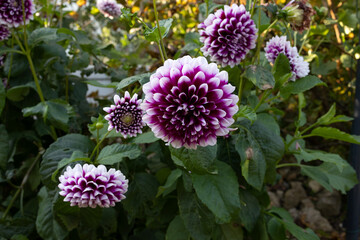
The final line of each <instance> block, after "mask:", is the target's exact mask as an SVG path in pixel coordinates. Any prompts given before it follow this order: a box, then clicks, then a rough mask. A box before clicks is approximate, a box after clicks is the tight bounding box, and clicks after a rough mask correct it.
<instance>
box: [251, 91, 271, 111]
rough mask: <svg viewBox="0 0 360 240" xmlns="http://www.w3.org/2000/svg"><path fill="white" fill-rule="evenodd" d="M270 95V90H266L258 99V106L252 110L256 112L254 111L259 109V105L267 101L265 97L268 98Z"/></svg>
mask: <svg viewBox="0 0 360 240" xmlns="http://www.w3.org/2000/svg"><path fill="white" fill-rule="evenodd" d="M270 94H271V89H268V90H266V91H265V92H264V93H263V95H262V96H261V98H260V101H259V103H258V104H257V105H256V106H255V108H254V112H256V110H258V109H259V107H260V106H261V104H263V103H264V101H265V100H266V99H267V97H268V96H269V95H270Z"/></svg>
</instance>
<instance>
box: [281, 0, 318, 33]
mask: <svg viewBox="0 0 360 240" xmlns="http://www.w3.org/2000/svg"><path fill="white" fill-rule="evenodd" d="M279 14H280V16H282V17H283V18H285V20H286V21H288V22H289V23H290V25H291V28H292V29H293V30H294V31H298V32H300V33H301V32H303V31H304V30H306V29H309V27H310V23H311V17H312V16H313V15H314V14H315V10H314V9H313V8H312V6H311V4H310V3H308V0H299V1H295V0H292V1H290V2H289V3H288V4H286V6H285V7H283V9H281V11H280V13H279Z"/></svg>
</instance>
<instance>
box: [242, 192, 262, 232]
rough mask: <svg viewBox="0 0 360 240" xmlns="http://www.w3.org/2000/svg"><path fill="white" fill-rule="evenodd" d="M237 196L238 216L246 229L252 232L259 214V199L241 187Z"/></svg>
mask: <svg viewBox="0 0 360 240" xmlns="http://www.w3.org/2000/svg"><path fill="white" fill-rule="evenodd" d="M239 197H240V205H239V206H240V211H239V218H240V220H241V223H242V224H244V227H245V228H246V230H248V231H249V232H252V230H253V229H254V227H255V225H256V223H257V221H258V219H259V216H260V210H261V207H260V204H259V201H258V200H257V198H256V197H255V196H254V195H252V194H251V193H250V192H249V191H247V190H243V189H241V188H240V189H239Z"/></svg>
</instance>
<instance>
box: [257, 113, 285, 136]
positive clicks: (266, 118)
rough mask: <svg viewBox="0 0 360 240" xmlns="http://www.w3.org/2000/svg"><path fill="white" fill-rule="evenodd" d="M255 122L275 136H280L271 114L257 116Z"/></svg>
mask: <svg viewBox="0 0 360 240" xmlns="http://www.w3.org/2000/svg"><path fill="white" fill-rule="evenodd" d="M257 121H258V122H259V123H261V124H262V125H263V126H264V127H266V129H267V130H269V131H271V132H272V133H274V134H275V135H277V136H280V126H279V124H278V123H277V121H276V120H275V118H274V117H273V116H272V115H271V114H268V113H260V114H257Z"/></svg>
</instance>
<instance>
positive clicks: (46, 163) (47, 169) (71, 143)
mask: <svg viewBox="0 0 360 240" xmlns="http://www.w3.org/2000/svg"><path fill="white" fill-rule="evenodd" d="M93 147H94V144H93V142H92V141H91V140H90V139H89V138H88V137H85V136H83V135H80V134H68V135H65V136H63V137H60V138H58V139H57V140H56V142H54V143H53V144H51V145H50V147H49V148H48V149H47V150H46V151H45V153H44V155H43V159H42V161H41V165H40V175H41V179H42V181H43V183H44V184H45V185H46V186H47V187H48V188H50V189H51V188H54V187H55V186H56V185H57V184H55V183H54V182H52V181H51V176H52V174H53V173H54V172H55V171H56V169H57V167H58V164H59V162H60V161H61V160H62V159H64V158H70V157H71V155H72V153H73V152H74V151H76V150H78V151H80V152H83V153H89V152H90V151H91V150H92V149H93Z"/></svg>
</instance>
